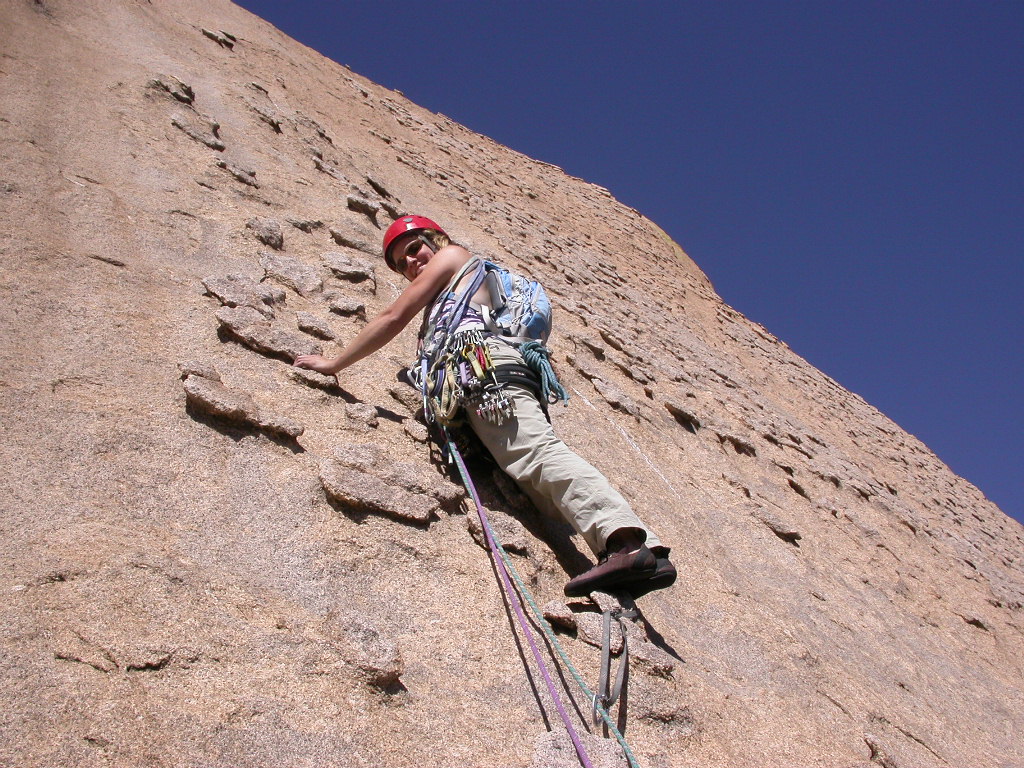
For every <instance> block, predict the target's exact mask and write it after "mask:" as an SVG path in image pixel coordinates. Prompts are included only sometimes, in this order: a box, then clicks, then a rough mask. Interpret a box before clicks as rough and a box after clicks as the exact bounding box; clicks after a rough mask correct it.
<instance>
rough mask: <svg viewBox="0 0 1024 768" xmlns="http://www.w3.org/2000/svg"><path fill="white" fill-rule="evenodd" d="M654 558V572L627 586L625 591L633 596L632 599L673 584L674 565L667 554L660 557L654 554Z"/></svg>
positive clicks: (674, 576)
mask: <svg viewBox="0 0 1024 768" xmlns="http://www.w3.org/2000/svg"><path fill="white" fill-rule="evenodd" d="M655 558H656V560H655V563H656V564H655V568H654V573H653V574H652V575H651V576H648V577H647V578H646V579H643V580H642V581H635V582H633V583H632V584H630V585H629V587H627V589H626V591H627V592H629V594H630V595H632V596H633V599H634V600H636V599H637V598H638V597H643V596H644V595H646V594H647V593H648V592H653V591H654V590H656V589H665V588H666V587H671V586H672V585H673V584H675V582H676V567H675V566H674V565H672V562H671V561H670V560H669V559H668V555H665V556H664V557H661V556H659V555H657V554H655Z"/></svg>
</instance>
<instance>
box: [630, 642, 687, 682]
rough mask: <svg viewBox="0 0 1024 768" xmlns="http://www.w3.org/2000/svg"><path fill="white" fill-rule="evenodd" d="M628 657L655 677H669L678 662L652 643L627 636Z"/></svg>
mask: <svg viewBox="0 0 1024 768" xmlns="http://www.w3.org/2000/svg"><path fill="white" fill-rule="evenodd" d="M629 657H630V658H631V659H633V660H634V661H636V662H637V664H638V665H639V666H641V667H643V668H645V669H646V670H647V672H648V673H649V674H651V675H654V676H655V677H671V676H672V673H673V672H674V671H675V669H676V666H677V665H678V664H679V661H678V659H676V658H675V657H674V656H672V655H670V654H669V653H667V652H665V651H663V650H662V649H661V648H659V647H658V646H656V645H655V644H654V643H648V642H646V641H644V640H639V639H636V638H634V637H632V636H631V637H630V638H629Z"/></svg>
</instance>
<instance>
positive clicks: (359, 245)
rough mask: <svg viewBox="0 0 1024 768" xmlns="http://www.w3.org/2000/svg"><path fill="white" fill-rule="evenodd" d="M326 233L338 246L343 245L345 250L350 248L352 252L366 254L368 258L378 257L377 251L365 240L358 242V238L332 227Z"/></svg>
mask: <svg viewBox="0 0 1024 768" xmlns="http://www.w3.org/2000/svg"><path fill="white" fill-rule="evenodd" d="M328 232H330V234H331V237H332V238H333V239H334V242H336V243H337V244H338V245H343V246H345V247H346V248H352V249H353V250H356V251H362V252H363V253H367V254H369V255H370V256H377V255H378V253H377V251H378V249H377V248H376V247H375V246H373V245H371V244H370V243H367V242H366V241H365V240H360V239H359V238H358V237H354V236H352V235H349V234H346V233H345V232H343V231H341V230H340V229H335V228H334V227H331V228H329V229H328Z"/></svg>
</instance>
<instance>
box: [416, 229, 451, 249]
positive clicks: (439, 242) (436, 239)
mask: <svg viewBox="0 0 1024 768" xmlns="http://www.w3.org/2000/svg"><path fill="white" fill-rule="evenodd" d="M420 235H421V236H422V237H424V238H426V239H427V240H429V241H430V246H431V248H433V249H434V253H437V252H438V251H439V250H441V249H442V248H444V247H445V246H446V245H451V243H452V239H451V238H450V237H448V235H446V234H445V233H444V232H438V231H437V230H436V229H424V230H423V231H422V232H420Z"/></svg>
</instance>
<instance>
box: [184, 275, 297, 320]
mask: <svg viewBox="0 0 1024 768" xmlns="http://www.w3.org/2000/svg"><path fill="white" fill-rule="evenodd" d="M202 283H203V287H204V288H206V292H207V293H209V294H210V295H211V296H213V297H215V298H216V299H217V300H219V301H220V303H221V304H224V305H225V306H228V307H250V308H252V309H255V310H256V311H257V312H259V313H260V314H261V315H263V316H264V317H268V318H271V317H273V316H274V307H275V306H276V305H277V304H283V303H284V300H285V294H284V291H283V290H282V289H280V288H278V287H276V286H271V285H266V284H264V283H257V282H256V281H255V280H253V279H251V278H248V277H246V276H245V275H226V276H225V277H207V278H204V279H203V281H202Z"/></svg>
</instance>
